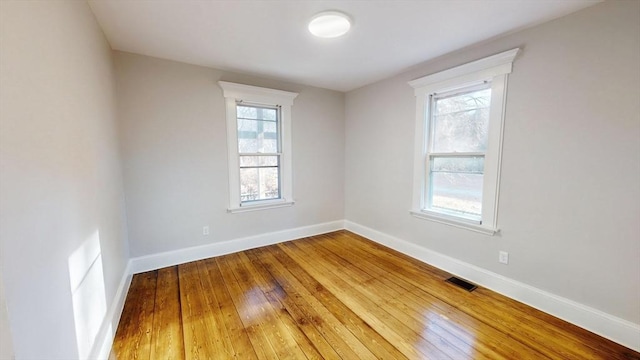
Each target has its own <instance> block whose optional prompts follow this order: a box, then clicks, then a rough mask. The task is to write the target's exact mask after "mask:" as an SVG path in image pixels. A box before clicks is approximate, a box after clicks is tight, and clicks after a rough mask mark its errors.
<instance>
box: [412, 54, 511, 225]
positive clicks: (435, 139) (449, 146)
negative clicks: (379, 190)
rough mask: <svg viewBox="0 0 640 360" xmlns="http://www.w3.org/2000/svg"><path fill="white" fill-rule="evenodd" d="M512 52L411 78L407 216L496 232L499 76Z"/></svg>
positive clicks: (502, 80)
mask: <svg viewBox="0 0 640 360" xmlns="http://www.w3.org/2000/svg"><path fill="white" fill-rule="evenodd" d="M518 51H519V49H513V50H510V51H507V52H504V53H500V54H497V55H494V56H491V57H488V58H484V59H481V60H477V61H474V62H471V63H468V64H465V65H462V66H458V67H455V68H452V69H449V70H445V71H442V72H439V73H436V74H432V75H428V76H425V77H423V78H420V79H417V80H413V81H411V82H410V83H409V84H410V85H411V86H412V87H413V88H414V89H415V95H416V142H415V154H414V191H413V198H414V200H413V206H412V210H411V214H413V215H415V216H417V217H420V218H424V219H428V220H433V221H437V222H442V223H446V224H449V225H454V226H458V227H464V228H468V229H471V230H475V231H478V232H482V233H485V234H494V233H495V232H497V231H498V228H497V218H498V216H497V215H498V206H497V205H498V194H499V187H500V186H499V185H500V183H499V180H500V162H501V157H502V128H503V122H504V104H505V99H506V94H507V92H506V89H507V75H508V74H509V73H511V69H512V63H513V59H514V58H515V56H516V55H517V53H518Z"/></svg>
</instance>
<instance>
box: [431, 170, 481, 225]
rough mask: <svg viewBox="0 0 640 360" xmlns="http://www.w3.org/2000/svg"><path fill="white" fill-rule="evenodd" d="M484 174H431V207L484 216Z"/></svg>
mask: <svg viewBox="0 0 640 360" xmlns="http://www.w3.org/2000/svg"><path fill="white" fill-rule="evenodd" d="M482 178H483V175H482V174H465V173H449V172H432V173H431V206H432V207H434V208H441V209H446V210H452V211H457V212H462V213H468V214H474V215H481V214H482Z"/></svg>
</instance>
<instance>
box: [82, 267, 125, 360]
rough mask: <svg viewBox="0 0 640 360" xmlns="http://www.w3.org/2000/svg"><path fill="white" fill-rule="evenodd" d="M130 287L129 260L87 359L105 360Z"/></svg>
mask: <svg viewBox="0 0 640 360" xmlns="http://www.w3.org/2000/svg"><path fill="white" fill-rule="evenodd" d="M130 285H131V260H129V261H128V262H127V266H126V267H125V269H124V273H123V274H122V279H121V280H120V284H119V285H118V290H117V291H116V294H115V296H114V297H113V301H111V303H110V304H109V305H110V306H109V308H108V310H107V315H106V316H105V318H104V320H103V322H102V326H101V327H100V331H98V335H97V336H96V340H95V342H94V343H93V347H92V349H91V352H90V353H89V359H99V360H107V359H108V358H109V353H110V352H111V347H112V345H113V338H114V337H115V335H116V330H117V329H118V323H119V322H120V316H121V315H122V309H123V308H124V301H125V300H126V298H127V293H128V292H129V286H130Z"/></svg>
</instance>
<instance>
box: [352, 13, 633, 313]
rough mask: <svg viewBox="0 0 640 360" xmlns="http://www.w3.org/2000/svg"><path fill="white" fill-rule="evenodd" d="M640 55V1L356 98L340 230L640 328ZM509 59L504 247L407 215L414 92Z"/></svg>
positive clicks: (502, 41)
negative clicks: (432, 77)
mask: <svg viewBox="0 0 640 360" xmlns="http://www.w3.org/2000/svg"><path fill="white" fill-rule="evenodd" d="M639 43H640V2H636V1H626V2H625V1H619V2H616V1H612V2H605V3H603V4H599V5H596V6H593V7H590V8H588V9H586V10H583V11H580V12H577V13H575V14H573V15H569V16H567V17H564V18H561V19H558V20H555V21H552V22H549V23H546V24H542V25H540V26H538V27H535V28H531V29H527V30H525V31H521V32H518V33H514V34H511V35H509V36H505V37H503V38H499V39H496V40H493V41H489V42H485V43H483V44H480V45H477V46H474V47H471V48H467V49H464V50H462V51H458V52H456V53H453V54H450V55H447V56H444V57H441V58H438V59H435V60H433V61H430V62H427V63H424V64H421V65H419V66H416V67H415V68H413V69H411V70H410V71H407V72H405V73H402V74H400V75H398V76H395V77H393V78H391V79H388V80H385V81H381V82H379V83H376V84H373V85H370V86H366V87H363V88H361V89H357V90H355V91H352V92H349V93H348V94H347V96H346V103H345V107H346V174H345V176H346V185H345V186H346V192H345V194H346V200H345V201H346V219H347V220H350V221H353V222H355V223H358V224H361V225H364V226H367V227H370V228H373V229H375V230H378V231H380V232H383V233H386V234H388V235H391V236H394V237H396V238H400V239H404V240H407V241H410V242H412V243H415V244H418V245H420V246H423V247H425V248H428V249H431V250H434V251H437V252H439V253H442V254H445V255H448V256H450V257H453V258H456V259H460V260H462V261H464V262H467V263H470V264H473V265H476V266H479V267H481V268H484V269H487V270H490V271H492V272H495V273H498V274H501V275H504V276H506V277H508V278H511V279H515V280H517V281H520V282H523V283H526V284H529V285H531V286H534V287H536V288H539V289H542V290H546V291H548V292H551V293H553V294H557V295H560V296H562V297H565V298H568V299H571V300H574V301H577V302H579V303H582V304H585V305H587V306H589V307H592V308H595V309H599V310H602V311H604V312H606V313H609V314H611V315H614V316H617V317H620V318H622V319H626V320H628V321H631V322H633V323H636V324H640V306H638V304H640V225H639V221H640V186H639V184H640V161H639V158H638V154H640V94H639V93H640V88H639V84H640V66H639V65H638V64H640V49H639ZM423 45H424V46H428V41H427V42H425V44H423ZM417 46H421V45H420V44H417ZM515 47H520V48H522V50H523V52H522V54H521V55H520V56H519V57H518V58H517V59H516V61H515V63H514V71H513V73H512V75H511V76H510V78H509V93H508V99H507V111H506V121H505V134H504V155H503V169H502V182H501V197H500V202H499V207H500V208H499V220H498V223H499V227H500V228H501V229H502V232H501V234H500V235H498V236H494V237H489V236H485V235H481V234H478V233H474V232H471V231H468V230H463V229H458V228H455V227H450V226H447V225H443V224H439V223H434V222H429V221H426V220H421V219H417V218H414V217H412V216H410V215H409V209H410V206H411V196H412V195H411V190H412V161H413V160H412V156H413V153H412V151H413V141H414V123H415V119H414V117H415V98H414V96H413V89H412V88H411V87H410V86H409V85H407V81H409V80H412V79H415V78H418V77H421V76H424V75H428V74H431V73H434V72H437V71H440V70H444V69H447V68H450V67H454V66H457V65H461V64H464V63H466V62H469V61H471V60H476V59H479V58H482V57H485V56H488V55H493V54H496V53H498V52H501V51H505V50H509V49H512V48H515ZM499 250H505V251H508V252H509V253H510V263H509V265H508V266H505V265H501V264H499V263H498V261H497V260H498V251H499Z"/></svg>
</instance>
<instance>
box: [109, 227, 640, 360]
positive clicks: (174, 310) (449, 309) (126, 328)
mask: <svg viewBox="0 0 640 360" xmlns="http://www.w3.org/2000/svg"><path fill="white" fill-rule="evenodd" d="M448 277H449V274H447V273H445V272H443V271H441V270H438V269H436V268H434V267H431V266H429V265H426V264H424V263H421V262H419V261H417V260H414V259H412V258H410V257H408V256H405V255H402V254H400V253H398V252H395V251H393V250H390V249H388V248H385V247H383V246H381V245H378V244H376V243H374V242H371V241H369V240H367V239H364V238H362V237H360V236H357V235H355V234H353V233H350V232H347V231H339V232H335V233H331V234H327V235H320V236H314V237H311V238H305V239H301V240H296V241H290V242H286V243H283V244H278V245H272V246H267V247H263V248H259V249H254V250H248V251H243V252H240V253H237V254H232V255H225V256H220V257H216V258H211V259H206V260H202V261H196V262H191V263H187V264H183V265H179V266H173V267H169V268H164V269H160V270H158V271H152V272H147V273H143V274H138V275H135V276H134V277H133V280H132V283H131V288H130V290H129V294H128V296H127V300H126V303H125V307H124V311H123V313H122V317H121V320H120V324H119V326H118V330H117V333H116V338H115V341H114V345H113V349H112V354H111V357H112V358H113V359H640V354H638V353H636V352H633V351H631V350H629V349H627V348H625V347H623V346H620V345H618V344H615V343H613V342H611V341H608V340H606V339H604V338H602V337H599V336H597V335H595V334H592V333H590V332H588V331H586V330H583V329H581V328H578V327H576V326H574V325H571V324H569V323H567V322H564V321H562V320H560V319H557V318H555V317H553V316H551V315H548V314H545V313H543V312H540V311H537V310H535V309H533V308H531V307H529V306H526V305H524V304H521V303H519V302H517V301H514V300H510V299H508V298H506V297H504V296H501V295H499V294H497V293H495V292H493V291H490V290H487V289H484V288H478V289H477V290H475V291H473V292H467V291H464V290H462V289H460V288H457V287H455V286H453V285H451V284H449V283H447V282H445V281H444V280H445V279H446V278H448Z"/></svg>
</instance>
